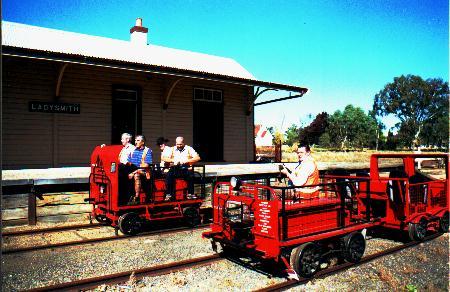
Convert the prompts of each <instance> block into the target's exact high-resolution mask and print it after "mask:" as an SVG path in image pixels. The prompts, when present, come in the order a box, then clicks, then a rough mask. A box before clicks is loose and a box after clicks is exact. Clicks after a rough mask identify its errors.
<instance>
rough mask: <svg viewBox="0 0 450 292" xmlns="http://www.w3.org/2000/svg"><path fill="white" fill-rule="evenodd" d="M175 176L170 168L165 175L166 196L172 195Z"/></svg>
mask: <svg viewBox="0 0 450 292" xmlns="http://www.w3.org/2000/svg"><path fill="white" fill-rule="evenodd" d="M174 183H175V174H174V171H173V169H172V168H171V169H170V170H169V172H168V173H167V175H166V195H170V196H173V195H174Z"/></svg>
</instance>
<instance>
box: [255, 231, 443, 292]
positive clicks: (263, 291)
mask: <svg viewBox="0 0 450 292" xmlns="http://www.w3.org/2000/svg"><path fill="white" fill-rule="evenodd" d="M440 235H441V233H437V234H433V235H430V236H428V237H426V238H425V239H424V240H423V241H412V242H408V243H405V244H402V245H399V246H396V247H392V248H389V249H386V250H384V251H381V252H377V253H374V254H372V255H368V256H365V257H363V258H362V259H361V260H360V261H359V262H357V263H344V264H341V265H337V266H334V267H330V268H327V269H325V270H321V271H319V272H317V274H316V275H315V276H314V279H317V278H323V277H325V276H329V275H332V274H336V273H338V272H341V271H344V270H347V269H349V268H353V267H356V266H359V265H361V264H364V263H367V262H370V261H372V260H374V259H377V258H380V257H383V256H386V255H389V254H392V253H396V252H399V251H401V250H403V249H405V248H409V247H413V246H416V245H418V244H420V243H422V242H424V241H429V240H432V239H435V238H437V237H439V236H440ZM308 281H311V278H300V279H299V280H288V281H285V282H281V283H278V284H275V285H272V286H268V287H265V288H263V289H259V290H256V291H255V292H269V291H282V290H287V289H289V288H292V287H295V286H298V285H301V284H304V283H307V282H308Z"/></svg>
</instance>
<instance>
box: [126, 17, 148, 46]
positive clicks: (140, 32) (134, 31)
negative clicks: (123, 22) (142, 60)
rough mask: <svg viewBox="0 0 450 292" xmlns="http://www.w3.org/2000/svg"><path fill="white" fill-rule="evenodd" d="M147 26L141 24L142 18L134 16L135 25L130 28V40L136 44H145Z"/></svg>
mask: <svg viewBox="0 0 450 292" xmlns="http://www.w3.org/2000/svg"><path fill="white" fill-rule="evenodd" d="M147 33H148V28H146V27H143V26H142V18H136V25H135V26H133V27H132V28H131V29H130V34H131V35H130V41H131V43H132V44H136V45H140V46H141V45H142V46H145V45H147Z"/></svg>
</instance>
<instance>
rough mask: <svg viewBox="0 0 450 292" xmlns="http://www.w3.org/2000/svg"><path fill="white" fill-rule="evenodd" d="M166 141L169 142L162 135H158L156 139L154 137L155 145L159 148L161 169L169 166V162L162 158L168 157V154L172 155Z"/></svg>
mask: <svg viewBox="0 0 450 292" xmlns="http://www.w3.org/2000/svg"><path fill="white" fill-rule="evenodd" d="M167 142H169V140H168V139H166V138H164V137H159V138H158V139H156V145H158V147H159V149H160V150H161V163H160V166H161V168H163V169H168V168H169V166H170V162H166V161H164V160H165V159H168V158H170V156H171V155H172V147H170V146H169V145H166V143H167Z"/></svg>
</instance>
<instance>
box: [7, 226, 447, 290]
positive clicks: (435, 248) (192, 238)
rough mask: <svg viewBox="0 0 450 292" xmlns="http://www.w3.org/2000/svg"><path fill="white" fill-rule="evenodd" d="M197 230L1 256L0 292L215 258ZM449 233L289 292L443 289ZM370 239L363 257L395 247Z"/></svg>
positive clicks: (160, 281)
mask: <svg viewBox="0 0 450 292" xmlns="http://www.w3.org/2000/svg"><path fill="white" fill-rule="evenodd" d="M201 232H202V230H192V231H186V232H180V233H176V234H166V235H156V236H146V237H142V238H129V239H125V240H119V241H113V242H103V243H95V244H88V245H82V246H73V247H64V248H58V249H54V250H51V249H50V250H40V251H35V252H25V253H20V254H11V255H8V254H7V255H4V256H3V257H2V264H3V268H2V278H3V279H2V280H3V281H2V282H3V284H2V285H3V291H17V290H23V289H29V288H33V287H40V286H46V285H51V284H56V283H61V282H68V281H73V280H77V279H83V278H88V277H95V276H100V275H105V274H110V273H117V272H122V271H127V270H133V269H139V268H144V267H147V266H152V265H159V264H164V263H169V262H173V261H179V260H185V259H189V258H194V257H200V256H205V255H208V254H212V253H213V252H212V250H211V245H210V244H209V241H208V240H206V239H202V238H201ZM448 239H449V237H448V234H444V235H442V236H440V237H438V238H436V239H434V240H432V241H429V242H425V243H421V244H419V245H417V246H415V247H412V248H408V249H406V250H403V251H401V252H398V253H395V254H393V255H389V256H385V257H383V258H381V259H377V260H374V261H372V262H370V263H366V264H362V265H361V266H358V267H356V268H352V269H349V270H347V271H345V272H342V273H339V274H336V275H332V276H328V277H326V278H323V279H315V280H311V281H309V282H308V283H307V284H304V285H300V286H298V287H295V288H293V289H291V290H292V291H311V290H314V291H356V290H362V291H392V290H397V291H406V287H408V288H410V289H414V288H416V289H417V290H418V291H424V290H425V291H447V290H448V286H449V279H448V275H449V267H448V260H449V246H448ZM399 244H400V243H399V242H396V241H392V240H387V239H371V240H368V241H367V250H366V254H371V253H374V252H378V251H380V250H382V249H386V248H389V247H393V246H396V245H399ZM280 281H284V279H283V278H281V277H268V276H267V275H265V274H262V273H259V272H256V271H253V270H251V269H248V268H246V267H243V266H241V265H238V264H236V263H234V262H231V261H228V260H225V261H220V262H217V263H214V264H212V265H209V266H203V267H198V268H194V269H188V270H184V271H180V272H177V273H171V274H168V275H163V276H159V277H146V278H144V279H142V280H138V281H136V280H133V279H131V280H130V281H129V282H128V283H123V284H121V285H114V286H111V287H108V286H101V287H98V288H97V289H96V290H97V291H105V290H108V291H162V290H169V291H180V290H181V291H251V290H255V289H259V288H263V287H265V286H268V285H272V284H275V283H278V282H280Z"/></svg>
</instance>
